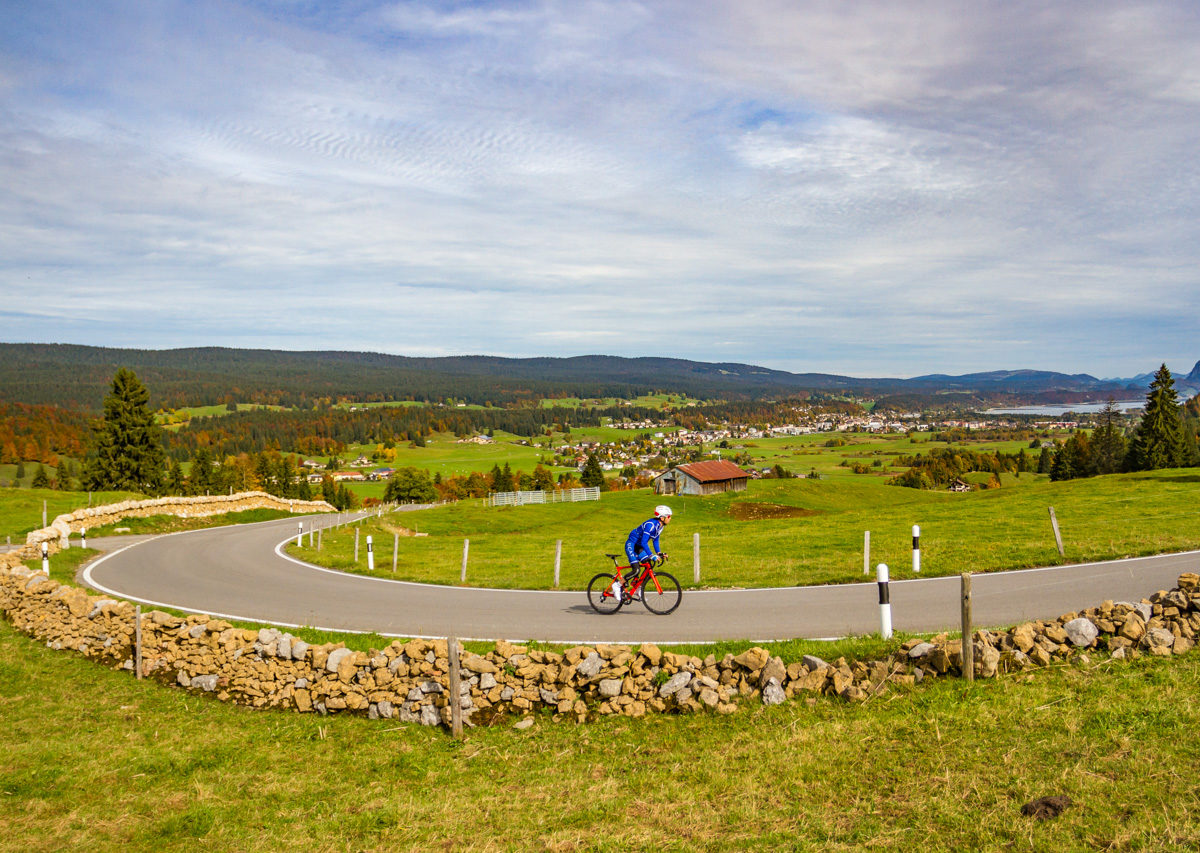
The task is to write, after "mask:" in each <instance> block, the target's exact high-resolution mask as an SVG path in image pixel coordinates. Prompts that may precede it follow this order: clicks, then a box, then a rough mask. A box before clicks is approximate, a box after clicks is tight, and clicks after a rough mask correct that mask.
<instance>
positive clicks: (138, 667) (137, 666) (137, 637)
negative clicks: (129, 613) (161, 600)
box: [133, 604, 142, 681]
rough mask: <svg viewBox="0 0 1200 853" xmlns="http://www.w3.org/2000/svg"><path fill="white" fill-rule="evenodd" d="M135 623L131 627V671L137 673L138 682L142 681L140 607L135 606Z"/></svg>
mask: <svg viewBox="0 0 1200 853" xmlns="http://www.w3.org/2000/svg"><path fill="white" fill-rule="evenodd" d="M133 618H134V619H135V620H136V621H135V622H134V625H133V637H134V647H133V670H134V672H136V673H137V677H138V681H141V680H142V605H140V604H139V605H137V607H136V608H134V617H133Z"/></svg>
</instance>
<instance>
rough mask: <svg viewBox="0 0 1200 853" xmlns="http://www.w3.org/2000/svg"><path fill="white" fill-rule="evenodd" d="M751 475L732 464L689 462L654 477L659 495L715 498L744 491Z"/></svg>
mask: <svg viewBox="0 0 1200 853" xmlns="http://www.w3.org/2000/svg"><path fill="white" fill-rule="evenodd" d="M749 481H750V475H749V474H748V473H747V472H745V471H743V470H742V469H741V468H739V467H738V466H736V465H734V464H733V463H732V462H725V461H715V462H689V463H688V464H686V465H677V466H675V467H674V468H672V469H671V470H670V471H667V472H665V473H663V474H659V475H658V476H657V477H655V478H654V491H655V492H656V493H657V494H660V495H718V494H720V493H721V492H743V491H745V490H746V483H748V482H749Z"/></svg>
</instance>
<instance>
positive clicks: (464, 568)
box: [458, 539, 471, 583]
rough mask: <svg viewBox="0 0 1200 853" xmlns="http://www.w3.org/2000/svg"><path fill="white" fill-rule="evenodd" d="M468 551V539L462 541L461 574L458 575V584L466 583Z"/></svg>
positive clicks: (469, 547) (469, 541) (469, 545)
mask: <svg viewBox="0 0 1200 853" xmlns="http://www.w3.org/2000/svg"><path fill="white" fill-rule="evenodd" d="M470 550H471V540H470V539H464V540H463V562H462V573H461V574H460V575H459V578H458V581H459V583H466V582H467V552H468V551H470Z"/></svg>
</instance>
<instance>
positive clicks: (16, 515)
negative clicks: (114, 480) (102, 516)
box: [0, 489, 144, 545]
mask: <svg viewBox="0 0 1200 853" xmlns="http://www.w3.org/2000/svg"><path fill="white" fill-rule="evenodd" d="M142 497H144V495H137V494H134V493H132V492H93V493H92V495H91V505H92V506H101V505H102V504H110V503H117V502H119V501H127V500H138V499H140V498H142ZM43 501H44V502H45V504H46V523H47V524H49V523H50V522H52V521H54V519H55V517H56V516H59V515H62V514H63V513H66V512H71V511H72V510H76V509H80V508H82V507H86V506H88V493H87V492H60V491H56V490H54V489H5V490H3V492H0V541H2V540H3V538H4V537H5V536H11V537H12V541H13V544H14V545H16V544H18V543H24V541H25V534H26V533H28V532H29V531H31V530H38V529H40V528H41V526H42V502H43Z"/></svg>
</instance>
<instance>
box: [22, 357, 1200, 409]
mask: <svg viewBox="0 0 1200 853" xmlns="http://www.w3.org/2000/svg"><path fill="white" fill-rule="evenodd" d="M117 367H129V368H132V369H133V370H135V371H137V373H138V374H139V376H140V377H141V378H142V380H143V381H144V382H145V383H146V385H147V386H148V387H149V388H150V389H151V392H152V393H153V394H154V397H155V399H154V400H153V403H154V405H169V406H173V407H178V406H181V405H201V404H214V403H220V402H227V401H236V402H250V401H255V402H279V403H284V404H291V405H295V404H298V403H300V404H311V403H312V402H313V401H315V400H318V399H321V398H333V399H336V398H337V397H347V398H350V399H356V400H370V399H378V400H404V399H415V400H427V401H443V400H450V399H452V400H456V401H460V402H467V403H480V404H483V403H489V402H490V403H493V404H495V405H511V404H518V403H522V402H532V401H535V400H537V399H540V398H544V397H550V398H553V397H622V398H629V397H635V396H638V395H640V394H644V393H649V392H652V391H668V392H673V393H680V394H688V395H690V396H693V397H698V398H701V399H716V398H721V399H748V400H750V399H770V398H777V397H781V396H791V395H801V394H806V393H807V394H820V395H839V394H847V395H854V396H859V397H871V398H875V399H876V400H879V401H881V402H887V401H890V404H891V405H892V407H893V408H903V407H906V406H915V405H922V404H923V403H924V402H930V401H940V402H944V403H947V404H957V405H960V406H963V407H970V406H973V405H985V404H994V403H1022V402H1024V403H1038V402H1044V403H1075V402H1086V401H1095V400H1103V399H1105V398H1106V397H1108V396H1115V397H1117V398H1125V399H1130V398H1132V397H1140V396H1142V395H1144V394H1145V391H1146V386H1147V384H1148V382H1149V380H1148V379H1143V378H1142V377H1135V378H1134V379H1131V380H1124V379H1117V380H1104V379H1097V378H1096V377H1094V376H1091V375H1089V374H1064V373H1055V372H1052V371H1041V370H994V371H988V372H983V373H968V374H963V375H957V376H956V375H950V374H927V375H923V376H915V377H912V378H909V379H901V378H888V377H879V378H860V377H850V376H840V375H837V374H830V373H789V372H787V371H783V370H774V369H771V368H767V367H762V366H758V365H752V364H741V363H736V362H700V361H690V360H687V359H677V358H654V357H643V358H623V357H620V356H609V355H583V356H573V357H567V358H550V357H541V358H502V357H499V356H449V357H441V358H414V357H408V356H397V355H387V354H384V353H371V352H345V351H311V352H292V351H283V350H252V349H232V348H226V347H195V348H184V349H170V350H140V349H113V348H106V347H90V346H80V345H75V344H9V343H0V400H5V401H8V402H23V403H53V404H56V405H60V406H64V407H67V408H87V409H93V410H94V409H96V408H98V407H99V405H100V402H101V400H102V399H103V396H104V394H105V393H106V392H107V388H108V383H109V382H110V380H111V377H112V374H113V373H114V372H115V371H116V369H117ZM1176 382H1177V387H1178V388H1179V390H1180V394H1181V396H1185V395H1187V396H1190V395H1191V394H1195V393H1197V391H1200V361H1198V362H1197V363H1196V366H1195V367H1194V368H1193V369H1192V371H1191V373H1189V374H1188V375H1187V376H1185V377H1181V378H1180V377H1177V379H1176Z"/></svg>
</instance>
